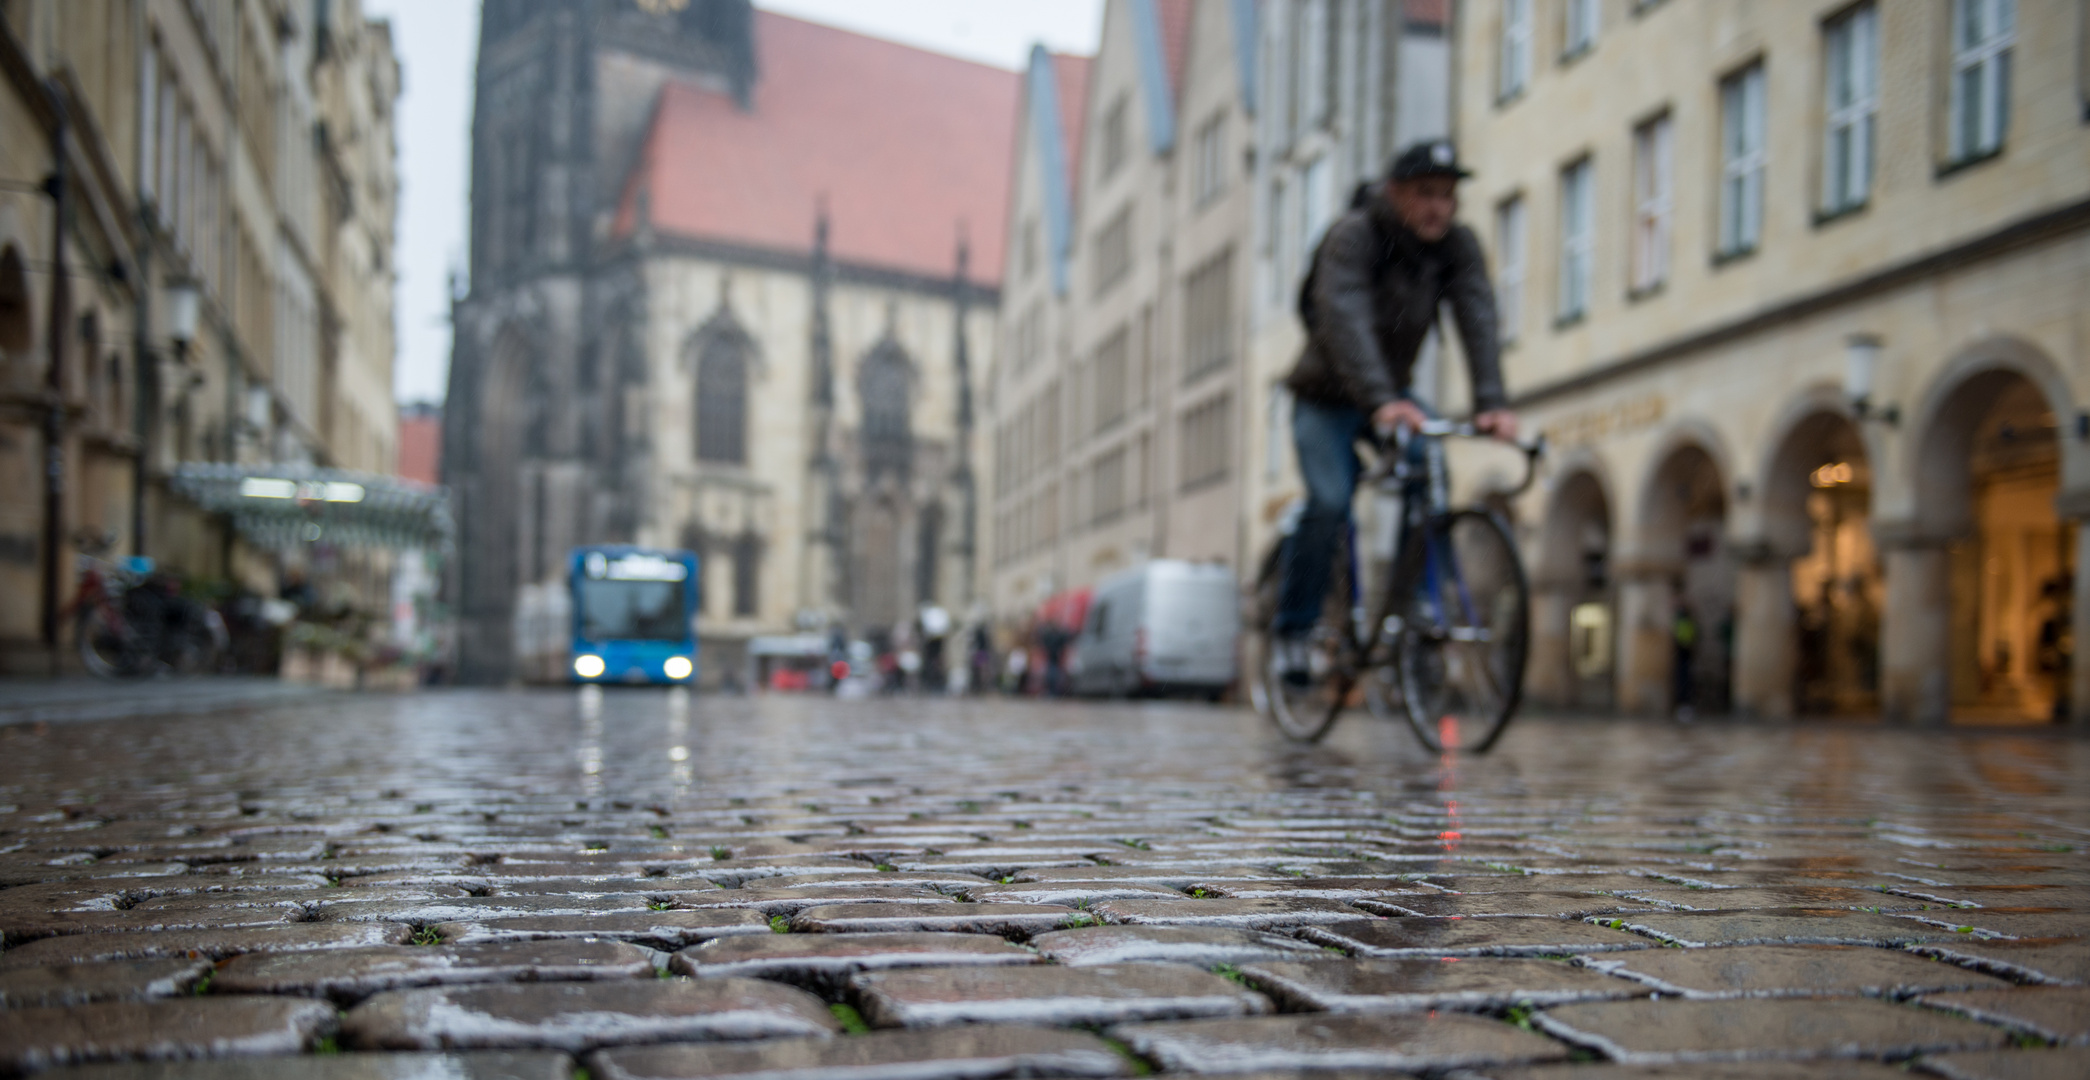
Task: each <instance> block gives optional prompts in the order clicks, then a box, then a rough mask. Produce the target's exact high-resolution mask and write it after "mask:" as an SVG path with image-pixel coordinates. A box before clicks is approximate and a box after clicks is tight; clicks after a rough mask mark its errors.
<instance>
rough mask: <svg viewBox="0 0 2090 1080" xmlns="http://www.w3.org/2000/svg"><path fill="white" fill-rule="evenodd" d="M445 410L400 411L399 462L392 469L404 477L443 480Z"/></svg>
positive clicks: (421, 479) (426, 480)
mask: <svg viewBox="0 0 2090 1080" xmlns="http://www.w3.org/2000/svg"><path fill="white" fill-rule="evenodd" d="M442 466H443V414H441V413H438V412H432V411H431V412H402V413H400V415H399V464H398V465H397V466H396V467H395V468H394V469H393V471H394V472H396V473H398V474H399V475H400V476H401V477H403V478H405V479H408V480H418V481H420V482H421V483H424V484H439V483H442V472H443V467H442Z"/></svg>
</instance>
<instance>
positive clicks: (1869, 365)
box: [1843, 333, 1901, 427]
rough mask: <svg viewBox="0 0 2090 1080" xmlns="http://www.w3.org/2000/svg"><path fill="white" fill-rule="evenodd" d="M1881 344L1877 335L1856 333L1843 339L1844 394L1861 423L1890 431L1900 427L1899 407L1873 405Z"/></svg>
mask: <svg viewBox="0 0 2090 1080" xmlns="http://www.w3.org/2000/svg"><path fill="white" fill-rule="evenodd" d="M1881 344H1882V342H1881V340H1880V336H1879V335H1878V334H1868V333H1857V334H1852V335H1851V336H1849V337H1847V338H1845V339H1844V343H1843V360H1844V369H1843V392H1844V395H1845V396H1846V397H1848V398H1849V399H1850V403H1851V412H1852V413H1853V414H1854V415H1856V416H1857V418H1858V419H1859V420H1861V421H1863V420H1878V421H1880V422H1882V423H1884V424H1886V425H1887V426H1888V427H1895V426H1897V425H1899V424H1900V423H1901V408H1900V406H1897V405H1884V406H1877V407H1875V406H1874V405H1873V403H1872V390H1873V381H1874V378H1875V377H1876V376H1877V375H1878V374H1879V369H1880V346H1881Z"/></svg>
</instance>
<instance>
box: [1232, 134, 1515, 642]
mask: <svg viewBox="0 0 2090 1080" xmlns="http://www.w3.org/2000/svg"><path fill="white" fill-rule="evenodd" d="M1469 175H1471V174H1470V173H1468V172H1467V171H1466V170H1464V169H1462V168H1460V167H1459V163H1458V157H1457V154H1456V153H1455V152H1454V150H1453V148H1452V145H1451V143H1449V142H1446V141H1443V140H1436V141H1431V142H1424V143H1418V144H1416V145H1414V146H1411V147H1409V148H1408V149H1406V150H1404V151H1402V152H1401V154H1400V155H1399V156H1398V157H1396V158H1395V159H1394V161H1393V164H1392V165H1391V167H1390V168H1389V169H1388V170H1387V177H1386V180H1385V182H1384V183H1382V184H1378V185H1373V186H1368V187H1366V188H1362V189H1360V191H1359V196H1358V198H1357V199H1356V200H1355V201H1354V202H1353V204H1352V206H1351V208H1350V210H1349V212H1348V213H1346V214H1344V215H1343V216H1342V217H1341V218H1338V219H1337V220H1336V222H1335V224H1333V225H1331V226H1330V227H1329V229H1328V233H1327V235H1326V236H1325V237H1324V238H1323V239H1322V240H1321V246H1320V248H1319V249H1318V250H1317V251H1315V252H1314V261H1313V267H1312V269H1311V270H1310V271H1309V272H1308V274H1307V277H1306V283H1305V285H1304V286H1303V287H1302V288H1301V290H1300V295H1299V316H1300V319H1301V320H1302V321H1304V322H1305V324H1306V331H1307V340H1306V348H1305V351H1304V352H1303V353H1302V354H1301V355H1300V357H1299V361H1298V363H1297V364H1296V365H1295V366H1294V367H1293V368H1292V373H1291V375H1289V376H1288V377H1286V379H1285V385H1286V387H1287V388H1289V389H1290V390H1291V392H1292V395H1293V398H1294V404H1293V407H1292V443H1293V446H1294V447H1295V448H1296V449H1297V451H1298V454H1299V471H1300V473H1301V475H1302V476H1303V478H1304V479H1305V481H1306V496H1307V497H1306V511H1305V513H1304V514H1303V515H1302V516H1301V518H1300V519H1299V525H1298V529H1297V531H1296V532H1294V533H1293V534H1292V537H1291V539H1290V541H1289V542H1288V543H1287V544H1286V549H1285V556H1284V559H1283V584H1282V586H1281V589H1280V591H1279V594H1278V612H1277V618H1276V624H1275V626H1274V627H1273V630H1274V631H1275V633H1276V635H1277V638H1278V643H1277V644H1278V650H1279V656H1278V658H1277V659H1278V661H1279V663H1281V664H1282V665H1283V667H1284V670H1285V673H1286V674H1287V676H1288V677H1297V678H1303V677H1304V675H1305V672H1306V670H1307V666H1308V663H1309V658H1310V650H1309V648H1308V645H1307V637H1308V635H1309V634H1310V633H1311V632H1312V630H1313V629H1314V624H1315V623H1316V621H1318V620H1319V618H1320V615H1321V609H1322V606H1323V600H1324V598H1325V597H1326V596H1327V593H1328V587H1329V573H1330V567H1331V564H1332V563H1333V561H1334V558H1335V553H1336V544H1337V542H1338V541H1339V540H1340V539H1341V537H1342V532H1343V529H1344V527H1345V526H1346V525H1347V524H1348V523H1349V519H1350V502H1351V500H1352V498H1353V497H1354V496H1355V494H1356V490H1357V481H1358V476H1359V474H1360V472H1361V469H1362V466H1361V464H1360V462H1359V461H1358V458H1357V450H1356V445H1357V442H1358V441H1359V440H1360V439H1364V438H1367V437H1369V436H1370V435H1372V434H1373V433H1374V432H1388V431H1394V430H1398V429H1403V428H1405V429H1407V430H1411V431H1412V430H1415V429H1417V428H1420V427H1421V426H1422V424H1423V422H1424V421H1425V420H1426V419H1428V416H1427V414H1426V413H1425V412H1424V411H1423V408H1422V406H1420V405H1419V404H1417V403H1416V402H1415V401H1414V400H1413V398H1412V397H1411V396H1410V390H1411V377H1412V375H1413V372H1414V368H1415V359H1416V356H1417V354H1418V353H1420V352H1421V350H1422V343H1423V340H1424V338H1426V337H1427V336H1428V335H1429V331H1430V328H1431V327H1432V326H1434V325H1436V322H1437V309H1438V307H1439V305H1441V304H1442V303H1443V302H1445V301H1447V300H1449V301H1450V302H1451V307H1452V313H1453V316H1454V319H1455V321H1456V322H1457V323H1458V327H1459V340H1460V342H1461V343H1462V344H1463V345H1464V347H1465V348H1464V351H1465V354H1466V367H1467V370H1468V372H1469V373H1470V374H1471V376H1472V379H1471V381H1472V385H1473V408H1474V413H1475V416H1474V426H1475V427H1476V428H1477V429H1479V430H1480V431H1482V432H1485V433H1487V434H1490V435H1493V436H1495V437H1497V438H1500V439H1505V440H1513V439H1515V438H1516V436H1517V417H1516V414H1515V413H1512V412H1510V411H1509V410H1508V409H1507V408H1505V407H1504V401H1503V389H1502V368H1501V361H1500V353H1501V349H1500V344H1499V337H1498V333H1497V327H1496V316H1495V293H1494V287H1493V285H1492V284H1491V283H1490V281H1489V277H1488V270H1487V262H1486V260H1485V259H1484V258H1483V257H1482V255H1481V250H1480V241H1479V240H1478V239H1477V238H1476V237H1475V236H1474V235H1473V230H1472V229H1469V228H1467V227H1466V226H1464V225H1461V224H1458V223H1457V222H1456V221H1455V220H1453V219H1454V218H1455V217H1456V215H1457V214H1458V209H1459V199H1458V183H1459V181H1460V180H1463V179H1465V178H1466V177H1467V176H1469Z"/></svg>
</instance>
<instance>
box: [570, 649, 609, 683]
mask: <svg viewBox="0 0 2090 1080" xmlns="http://www.w3.org/2000/svg"><path fill="white" fill-rule="evenodd" d="M607 670H609V665H607V664H604V663H603V662H602V657H600V656H596V655H595V654H593V653H582V654H580V655H579V656H576V657H574V658H573V673H574V674H575V675H578V676H580V677H581V678H583V679H600V678H602V673H603V672H604V671H607Z"/></svg>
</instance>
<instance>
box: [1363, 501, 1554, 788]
mask: <svg viewBox="0 0 2090 1080" xmlns="http://www.w3.org/2000/svg"><path fill="white" fill-rule="evenodd" d="M1404 562H1405V565H1404V567H1403V574H1402V581H1401V583H1400V591H1399V592H1398V593H1396V594H1395V595H1397V596H1402V597H1406V598H1407V599H1406V600H1405V602H1404V605H1403V609H1402V613H1401V614H1402V623H1401V634H1400V643H1399V651H1398V653H1397V659H1396V661H1395V668H1396V670H1397V671H1398V674H1399V679H1400V688H1401V698H1402V704H1403V705H1404V706H1405V708H1404V711H1405V713H1406V714H1407V717H1408V723H1409V724H1411V725H1413V727H1414V728H1415V735H1416V737H1417V738H1419V739H1421V740H1422V742H1423V745H1425V746H1427V747H1429V748H1430V749H1431V750H1435V751H1440V752H1441V751H1443V750H1446V749H1453V750H1469V751H1471V752H1473V753H1476V754H1483V753H1486V752H1487V751H1488V750H1489V748H1491V747H1493V746H1494V745H1495V740H1497V739H1499V738H1501V737H1502V732H1503V730H1504V729H1505V728H1507V727H1508V726H1509V721H1510V718H1511V717H1512V716H1514V715H1515V714H1516V711H1517V706H1518V704H1519V703H1520V702H1521V701H1522V700H1523V696H1524V656H1525V653H1526V651H1527V649H1528V648H1529V644H1530V628H1531V618H1530V616H1531V587H1530V584H1529V583H1528V582H1527V581H1526V580H1525V577H1524V564H1523V561H1522V560H1521V559H1520V558H1518V556H1517V547H1516V544H1515V542H1514V541H1512V540H1511V539H1510V535H1509V529H1508V528H1507V527H1506V526H1504V525H1503V523H1502V521H1501V519H1500V518H1497V517H1495V516H1494V515H1493V514H1489V513H1485V512H1482V511H1478V510H1461V511H1458V512H1456V513H1453V514H1451V515H1448V516H1446V517H1444V518H1441V519H1439V520H1437V521H1433V522H1431V523H1430V525H1429V526H1428V528H1427V529H1426V530H1425V531H1424V534H1423V537H1422V540H1421V542H1420V543H1418V544H1417V545H1416V546H1415V548H1414V549H1413V550H1411V551H1410V552H1409V553H1408V555H1407V558H1406V559H1405V560H1404Z"/></svg>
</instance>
